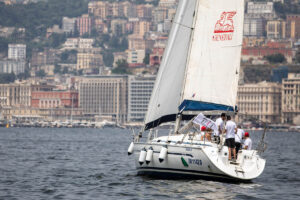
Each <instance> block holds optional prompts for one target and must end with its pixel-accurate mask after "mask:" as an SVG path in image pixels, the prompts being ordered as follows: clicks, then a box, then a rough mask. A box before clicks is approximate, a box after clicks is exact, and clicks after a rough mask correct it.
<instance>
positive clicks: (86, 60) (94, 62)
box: [77, 48, 103, 70]
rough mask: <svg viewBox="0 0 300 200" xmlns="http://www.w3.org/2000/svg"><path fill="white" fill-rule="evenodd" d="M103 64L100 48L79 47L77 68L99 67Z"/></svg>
mask: <svg viewBox="0 0 300 200" xmlns="http://www.w3.org/2000/svg"><path fill="white" fill-rule="evenodd" d="M102 66H103V56H102V55H101V49H99V48H90V49H79V51H78V53H77V70H80V69H100V67H102Z"/></svg>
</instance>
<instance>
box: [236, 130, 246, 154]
mask: <svg viewBox="0 0 300 200" xmlns="http://www.w3.org/2000/svg"><path fill="white" fill-rule="evenodd" d="M244 133H245V131H244V130H243V129H242V127H241V126H240V125H238V127H237V132H236V134H235V151H236V156H237V155H238V153H239V150H240V149H241V147H242V140H243V137H244ZM236 158H237V157H236Z"/></svg>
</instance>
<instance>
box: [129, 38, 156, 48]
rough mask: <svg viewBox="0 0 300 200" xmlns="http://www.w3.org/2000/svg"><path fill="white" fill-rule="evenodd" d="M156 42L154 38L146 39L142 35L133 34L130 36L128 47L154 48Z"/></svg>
mask: <svg viewBox="0 0 300 200" xmlns="http://www.w3.org/2000/svg"><path fill="white" fill-rule="evenodd" d="M154 44H155V41H154V40H151V39H145V38H144V37H142V36H140V35H135V34H132V35H129V36H128V49H141V50H146V49H152V48H153V46H154Z"/></svg>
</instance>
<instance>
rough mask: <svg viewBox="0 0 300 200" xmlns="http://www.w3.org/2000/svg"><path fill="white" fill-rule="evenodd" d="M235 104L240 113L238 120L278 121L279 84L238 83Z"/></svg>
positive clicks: (279, 112) (279, 103) (279, 111)
mask: <svg viewBox="0 0 300 200" xmlns="http://www.w3.org/2000/svg"><path fill="white" fill-rule="evenodd" d="M237 106H238V109H239V113H240V115H239V116H238V119H239V122H242V121H247V120H249V119H250V118H254V119H258V120H262V121H265V122H270V123H280V121H281V118H280V115H281V84H279V83H270V82H260V83H256V84H244V85H240V86H239V88H238V95H237Z"/></svg>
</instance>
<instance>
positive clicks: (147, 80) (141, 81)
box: [127, 76, 156, 122]
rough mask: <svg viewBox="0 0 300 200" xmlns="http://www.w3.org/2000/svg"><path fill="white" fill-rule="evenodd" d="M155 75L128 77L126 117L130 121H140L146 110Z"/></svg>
mask: <svg viewBox="0 0 300 200" xmlns="http://www.w3.org/2000/svg"><path fill="white" fill-rule="evenodd" d="M155 79H156V76H129V77H128V117H127V120H128V121H130V122H142V121H143V120H144V118H145V115H146V112H147V110H148V104H149V101H150V98H151V94H152V90H153V87H154V83H155Z"/></svg>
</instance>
